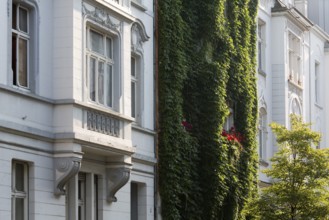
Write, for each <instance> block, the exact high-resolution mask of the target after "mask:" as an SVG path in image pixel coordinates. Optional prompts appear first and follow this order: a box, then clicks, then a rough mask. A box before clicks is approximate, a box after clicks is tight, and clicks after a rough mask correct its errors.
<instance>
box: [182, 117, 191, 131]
mask: <svg viewBox="0 0 329 220" xmlns="http://www.w3.org/2000/svg"><path fill="white" fill-rule="evenodd" d="M182 125H183V127H184V128H185V130H186V131H191V130H192V128H193V126H192V124H190V123H188V122H187V121H186V120H185V119H183V121H182Z"/></svg>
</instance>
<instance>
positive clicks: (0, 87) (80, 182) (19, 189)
mask: <svg viewBox="0 0 329 220" xmlns="http://www.w3.org/2000/svg"><path fill="white" fill-rule="evenodd" d="M0 8H2V9H3V10H0V29H1V30H2V31H1V32H0V48H1V50H0V57H1V58H0V106H1V107H0V152H1V153H0V204H1V205H0V219H1V220H10V219H12V215H18V216H20V215H22V218H21V216H20V217H19V219H30V220H44V219H49V220H64V219H86V220H96V219H99V220H102V219H120V220H124V219H127V220H128V219H145V220H151V219H154V212H155V209H154V189H155V186H154V184H155V168H154V166H155V164H156V158H155V127H154V126H155V122H154V115H155V113H154V103H155V102H154V98H155V96H154V90H155V89H154V85H155V84H154V34H153V33H154V11H153V8H154V5H153V1H149V0H56V1H53V0H6V1H0ZM105 48H106V49H105ZM22 57H23V58H22ZM24 57H27V59H24ZM134 216H136V217H138V218H135V217H134Z"/></svg>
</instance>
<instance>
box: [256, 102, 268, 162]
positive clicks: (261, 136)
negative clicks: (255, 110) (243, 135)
mask: <svg viewBox="0 0 329 220" xmlns="http://www.w3.org/2000/svg"><path fill="white" fill-rule="evenodd" d="M266 139H267V114H266V110H265V109H264V108H261V109H260V111H259V124H258V148H259V158H260V159H266Z"/></svg>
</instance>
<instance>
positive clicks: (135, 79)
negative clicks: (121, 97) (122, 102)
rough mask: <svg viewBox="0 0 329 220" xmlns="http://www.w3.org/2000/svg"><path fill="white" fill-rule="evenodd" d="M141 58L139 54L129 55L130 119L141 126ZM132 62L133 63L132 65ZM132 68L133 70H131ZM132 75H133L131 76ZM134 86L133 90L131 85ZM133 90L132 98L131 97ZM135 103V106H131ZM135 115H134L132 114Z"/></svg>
mask: <svg viewBox="0 0 329 220" xmlns="http://www.w3.org/2000/svg"><path fill="white" fill-rule="evenodd" d="M142 60H143V58H142V56H141V55H140V54H136V53H132V54H131V74H130V76H131V117H133V118H135V123H136V124H138V125H142V114H143V113H142V105H143V98H142V96H143V93H142V91H143V87H142V83H143V73H142ZM133 62H134V63H135V64H134V65H133ZM133 67H134V69H133ZM133 73H134V74H133ZM133 84H134V85H135V86H134V88H133V86H132V85H133ZM133 89H134V90H135V91H134V97H133ZM133 103H135V104H133ZM134 113H135V114H134Z"/></svg>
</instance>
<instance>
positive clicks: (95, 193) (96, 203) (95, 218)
mask: <svg viewBox="0 0 329 220" xmlns="http://www.w3.org/2000/svg"><path fill="white" fill-rule="evenodd" d="M97 219H98V176H97V175H95V176H94V220H97Z"/></svg>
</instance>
